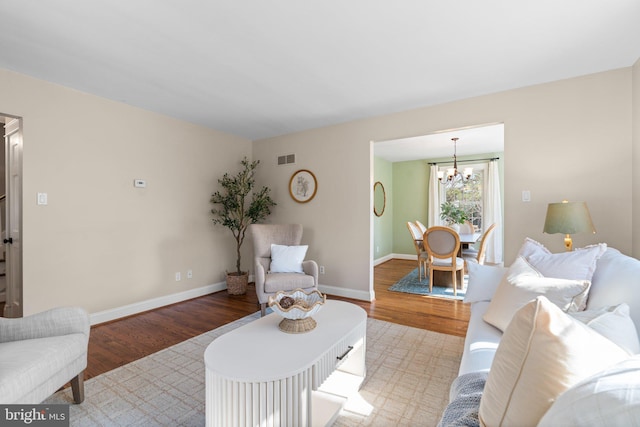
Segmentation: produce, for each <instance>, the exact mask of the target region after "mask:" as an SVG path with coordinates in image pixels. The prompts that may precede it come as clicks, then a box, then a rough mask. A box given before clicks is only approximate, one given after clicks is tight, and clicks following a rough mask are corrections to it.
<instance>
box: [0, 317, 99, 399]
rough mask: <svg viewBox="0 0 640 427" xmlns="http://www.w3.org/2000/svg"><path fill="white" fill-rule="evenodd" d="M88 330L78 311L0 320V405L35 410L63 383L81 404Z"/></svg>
mask: <svg viewBox="0 0 640 427" xmlns="http://www.w3.org/2000/svg"><path fill="white" fill-rule="evenodd" d="M89 327H90V326H89V315H88V314H87V312H86V311H85V310H83V309H81V308H79V307H60V308H53V309H51V310H47V311H44V312H41V313H37V314H32V315H30V316H26V317H21V318H16V319H6V318H2V317H0V404H2V405H6V404H38V403H40V402H42V401H43V400H45V399H46V398H47V397H49V396H50V395H52V394H53V393H55V392H56V390H58V389H59V388H60V387H62V386H64V385H65V384H66V383H68V382H71V389H72V392H73V400H74V402H75V403H82V401H83V400H84V382H83V378H84V377H83V374H84V370H85V368H86V367H87V354H88V346H89Z"/></svg>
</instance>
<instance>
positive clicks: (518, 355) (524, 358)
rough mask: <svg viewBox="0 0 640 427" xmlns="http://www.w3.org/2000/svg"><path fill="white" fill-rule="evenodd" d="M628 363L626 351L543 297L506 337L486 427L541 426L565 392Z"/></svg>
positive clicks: (486, 399) (483, 407)
mask: <svg viewBox="0 0 640 427" xmlns="http://www.w3.org/2000/svg"><path fill="white" fill-rule="evenodd" d="M627 358H628V354H627V352H626V351H624V350H623V349H622V348H620V347H619V346H617V345H616V344H614V343H612V342H611V341H609V340H608V339H606V338H604V337H603V336H601V335H600V334H598V333H597V332H595V331H593V330H592V329H590V328H589V327H588V326H586V325H584V324H583V323H581V322H579V321H578V320H576V319H573V318H572V317H571V316H568V315H567V314H565V313H564V312H563V311H562V310H560V309H559V308H558V307H557V306H556V305H555V304H553V303H551V302H550V301H549V300H548V299H547V298H545V297H543V296H541V297H538V298H536V299H535V300H534V301H531V302H529V303H528V304H526V305H525V306H524V307H522V309H520V310H518V312H517V313H516V315H515V316H514V318H513V320H512V322H511V323H510V324H509V327H508V328H507V329H506V331H505V332H504V335H503V336H502V340H501V341H500V345H499V346H498V349H497V350H496V354H495V357H494V359H493V364H492V366H491V370H490V371H489V375H488V377H487V383H486V386H485V389H484V393H483V395H482V399H481V401H480V410H479V418H480V421H481V423H482V424H483V425H485V426H498V425H536V424H537V423H538V421H540V419H541V418H542V416H543V415H544V414H545V412H546V411H547V410H548V409H549V407H550V406H551V404H552V403H553V401H554V399H556V397H558V396H559V395H560V394H561V393H562V392H563V391H565V390H567V389H568V388H570V387H571V386H573V385H574V384H577V383H578V382H579V381H581V380H583V379H585V378H586V377H588V376H590V375H593V374H595V373H596V372H598V371H601V370H603V369H604V368H606V367H607V366H610V365H612V364H614V363H618V362H620V361H622V360H625V359H627Z"/></svg>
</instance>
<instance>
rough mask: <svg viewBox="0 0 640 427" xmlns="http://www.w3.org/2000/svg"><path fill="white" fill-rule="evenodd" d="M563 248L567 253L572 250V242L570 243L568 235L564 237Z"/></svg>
mask: <svg viewBox="0 0 640 427" xmlns="http://www.w3.org/2000/svg"><path fill="white" fill-rule="evenodd" d="M564 247H565V248H566V249H567V252H570V251H571V250H572V249H573V241H571V236H569V235H568V234H567V235H565V236H564Z"/></svg>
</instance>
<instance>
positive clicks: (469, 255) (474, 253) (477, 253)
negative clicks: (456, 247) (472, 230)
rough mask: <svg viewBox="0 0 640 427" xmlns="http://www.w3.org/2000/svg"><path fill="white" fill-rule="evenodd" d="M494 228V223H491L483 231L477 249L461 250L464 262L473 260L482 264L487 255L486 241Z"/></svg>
mask: <svg viewBox="0 0 640 427" xmlns="http://www.w3.org/2000/svg"><path fill="white" fill-rule="evenodd" d="M495 228H496V224H495V223H494V224H491V225H490V226H489V228H487V230H486V231H485V232H484V234H483V235H482V237H481V238H480V246H479V247H478V250H475V249H471V248H470V249H464V250H463V251H462V258H464V260H465V262H475V263H477V264H484V259H485V257H486V255H487V242H488V241H489V236H491V233H492V232H493V230H494V229H495Z"/></svg>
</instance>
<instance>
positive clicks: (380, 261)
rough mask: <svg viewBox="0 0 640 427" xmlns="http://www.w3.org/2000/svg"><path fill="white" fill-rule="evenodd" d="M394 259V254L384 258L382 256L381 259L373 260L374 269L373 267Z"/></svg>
mask: <svg viewBox="0 0 640 427" xmlns="http://www.w3.org/2000/svg"><path fill="white" fill-rule="evenodd" d="M395 257H396V256H395V255H394V254H389V255H385V256H383V257H382V258H378V259H374V260H373V265H374V267H375V266H376V265H380V264H382V263H383V262H387V261H389V260H392V259H393V258H395Z"/></svg>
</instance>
